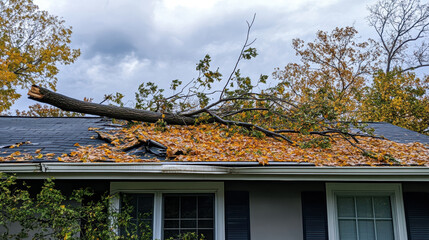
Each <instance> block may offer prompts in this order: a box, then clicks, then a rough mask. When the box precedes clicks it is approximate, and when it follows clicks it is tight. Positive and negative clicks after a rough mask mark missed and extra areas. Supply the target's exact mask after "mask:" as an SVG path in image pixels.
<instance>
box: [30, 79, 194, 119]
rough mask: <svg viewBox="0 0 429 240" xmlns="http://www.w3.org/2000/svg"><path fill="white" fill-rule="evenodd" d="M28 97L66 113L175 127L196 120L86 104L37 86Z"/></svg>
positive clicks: (32, 88) (34, 86) (169, 114)
mask: <svg viewBox="0 0 429 240" xmlns="http://www.w3.org/2000/svg"><path fill="white" fill-rule="evenodd" d="M28 96H29V98H30V99H33V100H35V101H38V102H43V103H47V104H50V105H52V106H55V107H58V108H60V109H62V110H64V111H72V112H79V113H85V114H92V115H98V116H104V117H110V118H116V119H123V120H135V121H142V122H151V123H153V122H156V121H158V120H160V119H164V121H165V122H167V123H168V124H173V125H192V124H194V123H195V118H193V117H188V116H180V115H177V114H171V113H165V114H164V118H163V116H162V115H163V114H162V113H159V112H152V111H145V110H138V109H133V108H127V107H116V106H110V105H102V104H97V103H91V102H84V101H80V100H77V99H74V98H71V97H67V96H64V95H62V94H59V93H56V92H53V91H50V90H48V89H46V88H43V87H39V86H37V85H33V86H32V87H31V89H30V91H29V92H28Z"/></svg>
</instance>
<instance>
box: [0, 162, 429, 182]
mask: <svg viewBox="0 0 429 240" xmlns="http://www.w3.org/2000/svg"><path fill="white" fill-rule="evenodd" d="M0 172H9V173H17V174H18V177H22V178H46V177H47V176H54V177H56V178H57V179H112V180H113V179H130V180H138V179H140V180H149V179H150V180H154V179H157V180H249V181H250V180H266V181H391V182H394V181H424V182H429V168H427V167H314V166H296V167H294V166H255V167H225V166H214V165H185V164H178V165H172V164H163V163H37V164H0Z"/></svg>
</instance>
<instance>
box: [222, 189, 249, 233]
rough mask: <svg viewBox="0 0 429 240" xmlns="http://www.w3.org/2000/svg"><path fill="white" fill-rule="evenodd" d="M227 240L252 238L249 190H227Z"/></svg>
mask: <svg viewBox="0 0 429 240" xmlns="http://www.w3.org/2000/svg"><path fill="white" fill-rule="evenodd" d="M225 237H226V240H250V216H249V192H244V191H226V192H225Z"/></svg>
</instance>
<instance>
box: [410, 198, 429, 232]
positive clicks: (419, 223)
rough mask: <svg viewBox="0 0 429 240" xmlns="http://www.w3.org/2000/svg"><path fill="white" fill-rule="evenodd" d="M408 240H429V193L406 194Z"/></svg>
mask: <svg viewBox="0 0 429 240" xmlns="http://www.w3.org/2000/svg"><path fill="white" fill-rule="evenodd" d="M404 208H405V218H406V221H407V232H408V240H429V193H423V192H406V193H404Z"/></svg>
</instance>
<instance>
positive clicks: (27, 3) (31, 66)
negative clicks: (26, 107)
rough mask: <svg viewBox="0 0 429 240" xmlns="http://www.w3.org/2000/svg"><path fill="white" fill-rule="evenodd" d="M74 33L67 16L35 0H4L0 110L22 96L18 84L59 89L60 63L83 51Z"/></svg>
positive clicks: (0, 26)
mask: <svg viewBox="0 0 429 240" xmlns="http://www.w3.org/2000/svg"><path fill="white" fill-rule="evenodd" d="M71 33H72V30H71V27H67V26H65V22H64V20H62V19H61V18H59V17H57V16H53V15H50V14H49V13H48V12H46V11H42V10H39V8H38V6H37V5H35V4H34V3H33V1H32V0H5V1H0V112H3V111H6V110H8V109H9V108H10V107H11V105H12V104H13V103H14V102H15V101H16V100H17V99H18V98H19V97H20V94H19V93H18V92H17V89H18V88H28V87H29V86H31V85H32V84H39V85H41V86H45V87H49V88H50V89H54V90H55V86H56V83H57V78H56V77H55V76H56V74H57V73H58V67H57V64H70V63H73V62H74V61H75V59H76V58H77V57H78V56H79V55H80V51H79V50H78V49H72V48H71V47H70V37H71Z"/></svg>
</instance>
